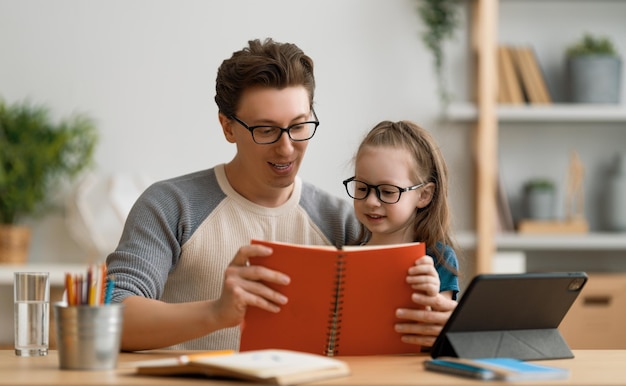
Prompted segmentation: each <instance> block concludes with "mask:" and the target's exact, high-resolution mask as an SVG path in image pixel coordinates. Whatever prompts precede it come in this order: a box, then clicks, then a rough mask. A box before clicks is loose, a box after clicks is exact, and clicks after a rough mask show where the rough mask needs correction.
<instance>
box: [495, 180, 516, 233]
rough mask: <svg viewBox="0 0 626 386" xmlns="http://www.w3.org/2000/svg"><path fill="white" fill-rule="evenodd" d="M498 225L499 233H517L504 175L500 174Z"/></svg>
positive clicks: (497, 204)
mask: <svg viewBox="0 0 626 386" xmlns="http://www.w3.org/2000/svg"><path fill="white" fill-rule="evenodd" d="M496 184H497V192H496V214H497V218H496V224H497V230H498V231H499V232H515V221H514V220H513V212H512V210H511V205H510V203H509V197H508V194H507V192H506V188H505V183H504V178H503V177H502V173H501V172H500V171H499V172H498V178H497V181H496Z"/></svg>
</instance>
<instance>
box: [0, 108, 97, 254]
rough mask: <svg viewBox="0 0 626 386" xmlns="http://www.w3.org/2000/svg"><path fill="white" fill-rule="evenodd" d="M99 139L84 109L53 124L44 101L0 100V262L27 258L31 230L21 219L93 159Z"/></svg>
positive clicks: (37, 211) (41, 208) (45, 204)
mask: <svg viewBox="0 0 626 386" xmlns="http://www.w3.org/2000/svg"><path fill="white" fill-rule="evenodd" d="M97 140H98V136H97V131H96V128H95V125H94V122H93V121H92V120H91V119H90V118H89V117H88V116H86V115H84V114H75V115H73V116H72V117H71V118H69V119H63V120H61V121H60V122H59V123H55V122H53V121H52V119H51V117H50V114H49V111H48V109H47V108H45V107H43V106H40V105H35V104H32V103H30V102H28V101H24V102H16V103H13V104H7V103H5V101H4V100H2V99H0V149H1V151H0V262H11V263H23V262H24V261H25V260H26V257H27V256H28V247H29V243H30V229H29V228H28V227H26V226H24V225H23V220H25V219H26V218H29V217H36V216H38V215H41V214H43V213H44V212H45V211H46V210H47V209H49V208H51V197H52V196H53V195H54V193H55V190H56V189H58V188H59V187H60V185H61V183H62V182H64V181H65V182H67V181H70V180H71V179H73V178H74V177H76V176H77V175H78V174H79V173H80V172H81V171H82V170H83V169H85V168H86V167H88V166H89V165H90V164H91V163H92V159H93V152H94V149H95V146H96V143H97Z"/></svg>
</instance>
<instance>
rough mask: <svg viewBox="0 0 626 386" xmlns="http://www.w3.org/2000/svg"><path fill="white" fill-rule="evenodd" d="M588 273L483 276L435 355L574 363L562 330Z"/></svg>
mask: <svg viewBox="0 0 626 386" xmlns="http://www.w3.org/2000/svg"><path fill="white" fill-rule="evenodd" d="M586 282H587V274H585V273H584V272H551V273H523V274H483V275H478V276H476V277H474V278H473V279H472V281H471V282H470V284H469V285H468V287H467V289H466V291H465V293H464V294H463V296H462V297H461V299H460V300H459V303H458V305H457V307H456V309H455V310H454V311H453V312H452V315H451V316H450V318H449V319H448V322H447V323H446V324H445V325H444V327H443V329H442V331H441V333H440V334H439V336H438V337H437V340H436V341H435V344H434V345H433V347H432V349H431V356H432V357H433V358H437V357H439V356H455V357H464V358H495V357H512V358H517V359H522V360H537V359H557V358H572V357H573V354H572V352H571V350H570V349H569V347H568V346H567V343H566V342H565V341H564V339H563V337H562V336H561V334H560V333H559V331H558V326H559V324H560V323H561V321H562V320H563V318H564V317H565V315H566V314H567V312H568V310H569V309H570V307H571V306H572V304H573V303H574V301H575V300H576V298H577V297H578V295H579V294H580V291H581V290H582V289H583V287H584V285H585V283H586Z"/></svg>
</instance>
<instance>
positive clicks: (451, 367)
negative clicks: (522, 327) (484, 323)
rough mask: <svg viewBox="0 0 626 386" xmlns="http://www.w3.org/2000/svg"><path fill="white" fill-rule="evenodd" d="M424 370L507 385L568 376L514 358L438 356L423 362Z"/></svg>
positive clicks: (565, 372) (548, 367)
mask: <svg viewBox="0 0 626 386" xmlns="http://www.w3.org/2000/svg"><path fill="white" fill-rule="evenodd" d="M424 368H426V369H427V370H431V371H437V372H441V373H446V374H451V375H459V376H463V377H468V378H475V379H481V380H501V381H507V382H517V381H547V380H554V379H567V378H568V377H569V370H568V369H564V368H560V367H554V366H546V365H539V364H534V363H530V362H524V361H522V360H519V359H515V358H481V359H466V358H454V357H439V358H437V359H429V360H427V361H425V362H424Z"/></svg>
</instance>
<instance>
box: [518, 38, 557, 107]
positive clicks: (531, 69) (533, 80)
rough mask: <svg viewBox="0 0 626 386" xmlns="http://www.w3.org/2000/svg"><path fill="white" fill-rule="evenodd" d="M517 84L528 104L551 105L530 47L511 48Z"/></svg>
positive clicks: (537, 63) (542, 77) (541, 72)
mask: <svg viewBox="0 0 626 386" xmlns="http://www.w3.org/2000/svg"><path fill="white" fill-rule="evenodd" d="M510 50H511V54H512V55H511V56H512V58H513V62H514V63H515V69H516V71H517V74H518V78H519V82H520V84H521V86H522V89H523V92H524V95H525V97H526V100H527V101H528V103H530V104H551V103H552V98H551V96H550V93H549V91H548V87H547V84H546V81H545V78H544V75H543V71H542V70H541V67H540V66H539V61H538V60H537V56H536V55H535V51H534V50H533V49H532V47H530V46H516V47H511V48H510Z"/></svg>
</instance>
